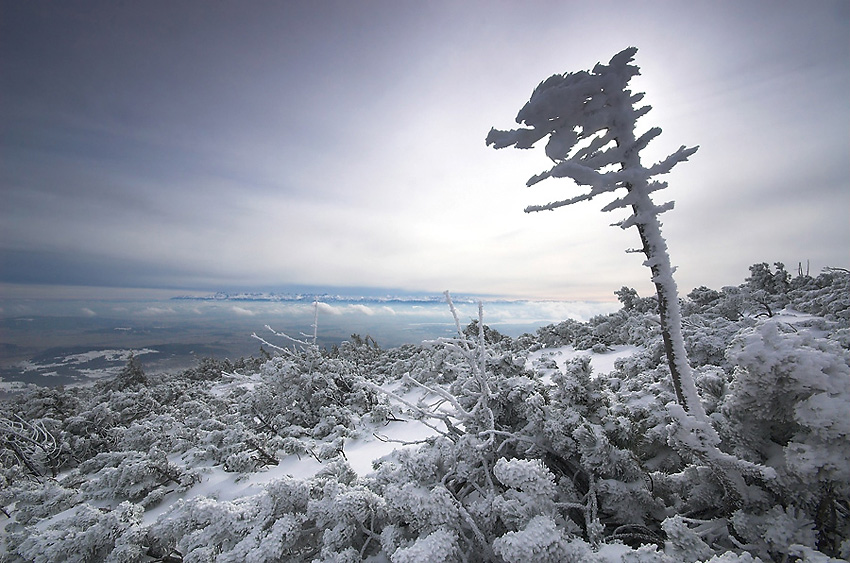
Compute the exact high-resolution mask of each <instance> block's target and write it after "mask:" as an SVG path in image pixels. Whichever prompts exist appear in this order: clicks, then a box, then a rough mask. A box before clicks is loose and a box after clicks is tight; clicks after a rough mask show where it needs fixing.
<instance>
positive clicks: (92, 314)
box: [80, 307, 97, 317]
mask: <svg viewBox="0 0 850 563" xmlns="http://www.w3.org/2000/svg"><path fill="white" fill-rule="evenodd" d="M80 310H81V311H82V313H83V315H85V316H87V317H96V316H97V313H95V312H94V311H92V310H91V309H89V308H88V307H83V308H82V309H80Z"/></svg>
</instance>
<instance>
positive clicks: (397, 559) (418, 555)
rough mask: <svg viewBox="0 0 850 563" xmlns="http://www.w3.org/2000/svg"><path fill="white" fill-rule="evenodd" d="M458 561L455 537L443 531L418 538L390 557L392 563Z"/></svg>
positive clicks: (447, 562)
mask: <svg viewBox="0 0 850 563" xmlns="http://www.w3.org/2000/svg"><path fill="white" fill-rule="evenodd" d="M459 560H460V559H459V558H458V545H457V536H456V535H455V534H453V533H452V532H450V531H448V530H444V529H437V530H434V531H433V532H431V533H430V534H428V535H426V536H422V537H419V538H417V539H416V540H415V541H414V542H412V543H411V544H410V545H406V546H404V547H399V548H397V549H396V550H395V551H393V552H392V555H390V561H392V563H444V562H445V563H450V562H452V561H459Z"/></svg>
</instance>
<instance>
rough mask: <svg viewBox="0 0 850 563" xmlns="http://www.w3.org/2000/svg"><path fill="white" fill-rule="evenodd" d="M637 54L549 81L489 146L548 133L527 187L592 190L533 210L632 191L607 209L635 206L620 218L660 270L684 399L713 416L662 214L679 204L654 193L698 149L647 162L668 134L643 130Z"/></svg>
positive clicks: (672, 360)
mask: <svg viewBox="0 0 850 563" xmlns="http://www.w3.org/2000/svg"><path fill="white" fill-rule="evenodd" d="M636 52H637V49H636V48H634V47H630V48H628V49H625V50H624V51H622V52H620V53H618V54H617V55H614V57H613V58H612V59H611V61H610V62H609V63H608V65H603V64H597V65H596V66H595V67H594V69H593V70H592V71H590V72H587V71H581V72H576V73H567V74H556V75H554V76H552V77H550V78H548V79H546V80H544V81H543V82H541V83H540V85H539V86H538V87H537V88H536V89H535V90H534V92H533V93H532V94H531V99H530V100H529V101H528V103H527V104H525V106H524V107H523V108H522V109H521V110H520V112H519V114H517V118H516V121H517V123H520V124H524V125H526V127H525V128H520V129H514V130H511V131H499V130H496V129H491V130H490V133H489V134H488V135H487V144H488V145H493V147H494V148H497V149H501V148H505V147H510V146H514V147H516V148H518V149H528V148H531V147H532V146H533V145H534V144H535V143H537V142H538V141H540V140H541V139H543V138H544V137H546V136H548V137H549V141H548V142H547V143H546V149H545V152H546V156H548V157H549V158H550V159H551V160H552V161H553V162H554V163H555V164H554V166H552V168H550V169H549V170H546V171H544V172H541V173H540V174H537V175H535V176H532V177H531V178H530V179H529V180H528V182H527V185H529V186H532V185H534V184H536V183H537V182H540V181H541V180H544V179H546V178H550V177H553V178H565V177H566V178H572V179H573V180H574V181H575V182H576V183H577V184H578V185H579V186H587V187H588V189H587V190H586V191H585V192H584V193H581V194H579V195H576V196H573V197H570V198H567V199H564V200H560V201H554V202H551V203H547V204H545V205H533V206H529V207H527V208H526V209H525V211H526V212H532V211H543V210H552V209H556V208H558V207H562V206H565V205H570V204H573V203H577V202H580V201H584V200H589V199H593V198H594V197H596V196H598V195H601V194H604V193H608V192H616V191H618V190H624V191H625V194H623V195H621V196H620V197H618V198H617V199H615V200H614V201H613V202H611V203H609V204H608V205H606V206H605V207H604V208H603V211H613V210H615V209H623V208H626V209H628V208H630V209H631V211H632V214H631V215H630V216H629V217H628V218H626V219H625V220H623V221H620V222H619V223H617V224H618V225H619V226H620V227H622V228H623V229H626V228H628V227H637V230H638V232H639V233H640V240H641V243H642V248H641V249H640V250H641V251H642V252H643V253H644V254H645V255H646V261H645V262H644V264H645V265H646V266H648V267H649V268H650V269H651V271H652V281H653V283H654V284H655V288H656V291H657V293H658V306H659V311H660V313H661V326H662V333H663V337H664V347H665V351H666V353H667V359H668V363H669V365H670V373H671V375H672V378H673V386H674V388H675V391H676V398H677V400H678V402H679V404H681V405H682V407H683V408H685V409H686V410H687V411H688V412H690V413H691V414H692V415H694V416H696V417H697V418H699V419H702V420H705V414H704V410H703V408H702V405H701V404H700V401H699V397H698V395H697V393H696V388H695V386H694V382H693V376H692V374H691V369H690V366H689V365H688V359H687V355H686V353H685V346H684V339H683V337H682V321H681V314H680V311H679V299H678V292H677V289H676V283H675V281H674V280H673V268H672V267H671V266H670V257H669V255H668V253H667V243H666V242H665V240H664V237H662V236H661V222H660V221H659V220H658V215H660V214H661V213H663V212H665V211H668V210H670V209H672V208H673V202H672V201H671V202H667V203H664V204H661V205H656V204H655V203H654V202H653V201H652V198H651V197H650V194H651V193H652V192H655V191H658V190H660V189H662V188H665V187H667V184H666V183H665V182H659V181H657V180H653V179H652V178H653V177H655V176H658V175H660V174H666V173H668V172H670V170H671V169H672V168H673V166H675V165H676V164H678V163H679V162H682V161H684V160H687V159H688V157H689V156H691V155H692V154H694V153H695V152H696V150H697V147H692V148H686V147H684V146H682V147H681V148H679V150H677V151H676V152H675V153H673V154H671V155H670V156H668V157H667V158H666V159H664V160H663V161H661V162H659V163H657V164H654V165H652V166H650V167H648V168H647V167H645V166H644V165H643V164H641V161H640V151H641V150H643V149H644V148H645V147H646V146H647V145H648V144H649V142H650V141H651V140H652V139H654V138H655V137H657V136H658V135H659V134H661V129H659V128H658V127H653V128H651V129H649V130H648V131H646V132H645V133H643V134H642V135H640V136H639V137H636V136H635V125H636V123H635V122H636V121H637V119H638V118H639V117H641V116H643V115H645V114H646V113H647V112H649V110H650V109H651V108H650V106H641V107H637V108H636V107H635V104H637V103H638V102H640V101H641V99H643V94H632V93H631V91H630V90H628V89H627V86H628V83H629V80H630V79H631V78H632V77H633V76H636V75H638V74H639V69H638V67H636V66H634V65H631V64H629V63H631V62H632V60H633V58H634V55H635V53H636Z"/></svg>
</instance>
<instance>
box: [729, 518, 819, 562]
mask: <svg viewBox="0 0 850 563" xmlns="http://www.w3.org/2000/svg"><path fill="white" fill-rule="evenodd" d="M731 523H732V526H733V527H734V528H735V532H736V533H737V534H738V536H739V537H740V538H742V539H744V540H745V541H746V542H747V544H749V545H748V548H749V550H750V551H753V552H755V553H756V554H758V555H759V557H762V558H764V559H766V560H771V559H774V558H776V557H780V558H783V559H785V558H787V557H788V556H789V555H790V551H789V550H790V546H792V545H801V546H805V547H808V548H811V549H815V548H816V543H817V531H816V530H815V526H814V522H813V521H812V520H811V519H810V518H809V517H808V516H807V515H806V514H805V513H803V512H801V511H799V510H797V509H796V508H794V507H793V506H791V507H787V508H783V507H781V506H774V507H773V508H771V509H770V510H768V511H766V512H764V513H763V514H758V515H757V514H750V513H747V512H745V511H743V510H738V511H736V512H735V513H734V514H733V515H732V518H731ZM774 560H775V559H774Z"/></svg>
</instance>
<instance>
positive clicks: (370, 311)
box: [348, 304, 375, 316]
mask: <svg viewBox="0 0 850 563" xmlns="http://www.w3.org/2000/svg"><path fill="white" fill-rule="evenodd" d="M348 308H349V309H351V310H352V311H356V312H358V313H363V314H364V315H369V316H372V315H374V314H375V310H374V309H372V308H370V307H367V306H366V305H360V304H352V305H349V306H348Z"/></svg>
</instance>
